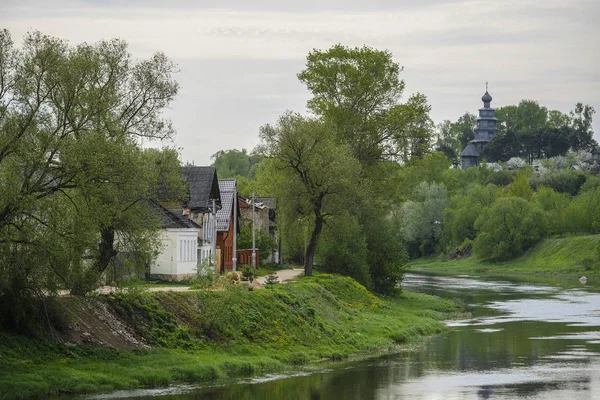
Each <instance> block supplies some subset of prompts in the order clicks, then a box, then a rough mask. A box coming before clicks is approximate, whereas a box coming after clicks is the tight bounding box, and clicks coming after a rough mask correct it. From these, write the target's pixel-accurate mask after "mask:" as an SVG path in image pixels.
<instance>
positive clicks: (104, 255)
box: [71, 226, 117, 296]
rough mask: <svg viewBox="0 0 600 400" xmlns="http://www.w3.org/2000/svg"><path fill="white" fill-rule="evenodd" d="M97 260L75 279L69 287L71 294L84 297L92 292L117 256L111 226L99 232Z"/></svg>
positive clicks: (113, 232) (113, 231)
mask: <svg viewBox="0 0 600 400" xmlns="http://www.w3.org/2000/svg"><path fill="white" fill-rule="evenodd" d="M98 253H99V254H98V259H97V260H96V262H95V263H94V267H93V268H90V269H88V270H87V271H86V272H85V273H84V274H83V275H82V276H80V277H79V279H77V280H76V281H75V282H74V283H73V284H72V287H71V294H72V295H75V296H84V295H86V294H87V293H89V292H91V291H92V290H94V289H95V288H96V287H97V285H98V278H99V277H100V275H102V273H103V272H104V271H106V269H107V268H108V266H109V265H110V262H111V260H112V259H113V257H115V256H116V255H117V251H116V250H115V230H114V228H113V227H112V226H109V227H107V228H103V229H102V230H101V231H100V243H98Z"/></svg>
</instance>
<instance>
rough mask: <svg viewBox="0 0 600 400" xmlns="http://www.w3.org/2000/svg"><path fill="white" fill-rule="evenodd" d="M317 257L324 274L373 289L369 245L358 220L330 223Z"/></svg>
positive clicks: (342, 218) (347, 218)
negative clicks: (334, 275) (338, 276)
mask: <svg viewBox="0 0 600 400" xmlns="http://www.w3.org/2000/svg"><path fill="white" fill-rule="evenodd" d="M316 256H317V260H318V263H319V265H320V266H321V267H320V269H321V270H323V271H326V272H332V273H338V274H341V275H345V276H350V277H352V278H354V279H356V280H357V281H358V282H360V283H361V284H363V285H365V286H366V287H370V286H371V277H370V276H369V265H368V263H367V256H368V253H367V242H366V239H365V236H364V233H363V231H362V227H361V226H360V224H359V222H358V219H357V218H356V217H355V216H353V215H350V214H344V215H340V216H338V217H337V218H334V219H331V220H329V221H328V222H327V225H325V229H324V230H323V236H322V238H321V243H320V245H319V247H318V249H317V254H316Z"/></svg>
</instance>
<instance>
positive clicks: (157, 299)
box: [0, 275, 460, 399]
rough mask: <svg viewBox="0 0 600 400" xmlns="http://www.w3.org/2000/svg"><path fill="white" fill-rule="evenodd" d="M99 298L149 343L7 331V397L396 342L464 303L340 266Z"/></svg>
mask: <svg viewBox="0 0 600 400" xmlns="http://www.w3.org/2000/svg"><path fill="white" fill-rule="evenodd" d="M74 301H80V300H76V298H65V299H62V300H61V303H62V307H63V308H65V309H68V310H69V311H68V312H65V313H66V314H68V315H69V318H70V319H71V320H73V319H74V318H75V319H76V318H77V316H76V315H73V313H74V311H73V310H75V309H82V308H81V307H78V306H77V307H73V306H71V307H69V306H68V303H69V302H74ZM93 301H94V302H96V303H98V304H100V305H99V306H98V307H99V308H103V307H104V309H105V310H106V309H108V310H110V312H111V313H113V314H114V317H115V318H116V319H118V320H119V321H121V322H122V323H123V324H124V325H126V326H127V329H129V330H131V331H132V332H133V334H134V335H135V336H137V337H138V340H137V342H139V343H142V344H143V345H140V346H137V347H138V348H135V349H129V350H116V349H110V348H106V347H100V346H98V344H99V343H101V342H102V341H101V340H93V338H92V339H91V340H88V343H96V344H97V346H83V345H79V344H78V345H74V344H72V343H71V344H69V343H58V342H56V341H48V340H41V339H32V338H26V337H23V336H16V335H14V334H9V333H0V335H1V337H0V398H2V399H11V398H29V397H36V396H37V397H43V396H47V395H56V394H66V393H96V392H110V391H113V390H118V389H132V388H141V387H144V388H151V387H160V386H166V385H169V384H175V383H201V382H208V381H214V380H217V379H220V378H227V377H238V376H249V375H253V374H262V373H266V372H269V371H276V370H285V369H290V368H297V367H298V366H300V365H304V364H309V363H314V362H319V361H327V360H330V361H339V360H342V359H345V358H347V357H349V356H353V355H360V354H374V353H382V352H385V351H394V350H398V349H399V347H398V346H399V345H402V344H404V343H406V342H407V341H410V340H411V339H413V338H416V337H418V336H422V335H431V334H436V333H439V332H441V331H442V330H443V329H444V324H443V323H442V320H443V319H446V318H448V317H450V316H451V314H452V313H457V312H459V311H460V310H458V307H457V306H456V305H455V304H454V303H452V302H449V301H446V300H442V299H439V298H435V297H431V296H427V295H424V294H415V293H402V294H400V295H398V296H396V297H394V298H385V299H384V298H379V297H376V296H374V295H372V294H371V293H370V292H368V291H367V290H366V289H365V288H364V287H363V286H361V285H360V284H358V283H357V282H356V281H354V280H352V279H351V278H347V277H341V276H336V275H318V276H313V277H304V278H302V279H301V280H299V281H296V282H292V283H290V284H286V285H274V286H273V288H270V289H265V290H255V291H248V290H247V289H244V288H243V287H240V286H239V285H238V286H232V287H231V288H229V289H226V290H221V291H198V292H179V293H175V292H162V293H156V292H155V293H148V292H140V291H131V292H128V293H120V294H113V295H106V296H100V297H99V298H97V299H93ZM87 311H89V310H87ZM86 315H88V316H89V312H88V313H87V314H86ZM102 315H104V314H102ZM102 318H103V319H106V318H107V316H106V315H104V316H103V317H102ZM81 323H83V322H81ZM86 323H88V324H92V323H91V322H89V321H88V322H86ZM86 334H87V335H92V336H94V332H90V333H86Z"/></svg>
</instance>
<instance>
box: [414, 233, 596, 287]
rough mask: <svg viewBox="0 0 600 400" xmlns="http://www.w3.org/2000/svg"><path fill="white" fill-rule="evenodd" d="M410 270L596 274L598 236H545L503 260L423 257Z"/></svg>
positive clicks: (560, 274) (512, 273)
mask: <svg viewBox="0 0 600 400" xmlns="http://www.w3.org/2000/svg"><path fill="white" fill-rule="evenodd" d="M411 269H413V270H416V271H419V270H422V271H425V270H429V271H438V272H446V273H479V274H489V275H547V276H573V277H577V278H579V277H580V276H582V275H585V276H587V277H588V278H589V277H590V276H592V277H593V276H597V277H600V235H582V236H569V237H562V238H547V239H544V240H542V241H541V242H540V243H538V244H537V245H536V246H534V247H532V248H531V249H530V250H528V251H527V252H525V254H523V255H522V256H520V257H517V258H515V259H513V260H510V261H504V262H495V263H494V262H485V261H480V260H478V259H477V257H475V256H470V257H466V258H461V259H456V260H445V259H443V258H442V257H437V256H431V257H423V258H420V259H416V260H413V261H412V262H411Z"/></svg>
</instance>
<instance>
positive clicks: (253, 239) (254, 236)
mask: <svg viewBox="0 0 600 400" xmlns="http://www.w3.org/2000/svg"><path fill="white" fill-rule="evenodd" d="M255 196H256V193H255V191H254V190H252V267H254V268H255V269H256V235H255V233H254V201H255V199H254V198H255Z"/></svg>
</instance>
